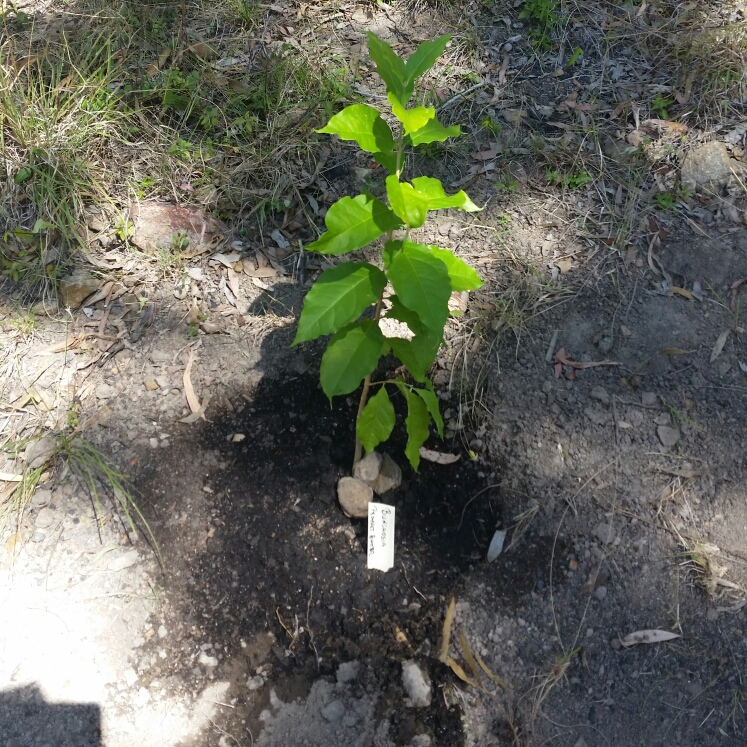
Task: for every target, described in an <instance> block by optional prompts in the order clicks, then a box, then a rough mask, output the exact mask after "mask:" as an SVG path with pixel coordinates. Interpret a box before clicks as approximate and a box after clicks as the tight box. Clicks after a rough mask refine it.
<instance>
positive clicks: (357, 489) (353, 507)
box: [337, 477, 373, 519]
mask: <svg viewBox="0 0 747 747" xmlns="http://www.w3.org/2000/svg"><path fill="white" fill-rule="evenodd" d="M337 499H338V500H339V501H340V506H342V510H343V511H344V512H345V516H348V517H352V518H356V519H365V518H366V517H367V516H368V504H369V503H370V502H371V501H372V500H373V490H372V488H371V486H370V485H366V483H365V482H361V481H360V480H357V479H356V478H355V477H343V478H341V479H340V481H339V482H338V483H337Z"/></svg>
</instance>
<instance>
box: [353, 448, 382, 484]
mask: <svg viewBox="0 0 747 747" xmlns="http://www.w3.org/2000/svg"><path fill="white" fill-rule="evenodd" d="M383 461H384V459H383V457H382V456H381V454H379V453H378V452H377V451H370V452H369V453H368V454H366V456H364V457H363V459H361V460H360V462H358V464H356V465H355V471H354V472H353V477H355V478H357V479H358V480H362V481H363V482H367V483H368V484H369V485H370V484H371V483H373V482H374V481H375V480H376V478H377V477H378V476H379V472H380V471H381V465H382V463H383Z"/></svg>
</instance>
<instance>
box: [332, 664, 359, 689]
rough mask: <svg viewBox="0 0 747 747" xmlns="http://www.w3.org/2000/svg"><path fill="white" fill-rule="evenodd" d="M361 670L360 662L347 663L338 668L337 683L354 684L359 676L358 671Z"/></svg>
mask: <svg viewBox="0 0 747 747" xmlns="http://www.w3.org/2000/svg"><path fill="white" fill-rule="evenodd" d="M360 668H361V664H360V662H359V661H346V662H344V663H343V664H340V666H339V667H337V681H338V682H339V683H340V684H344V683H346V682H352V681H353V680H354V679H355V678H356V677H357V676H358V671H359V670H360Z"/></svg>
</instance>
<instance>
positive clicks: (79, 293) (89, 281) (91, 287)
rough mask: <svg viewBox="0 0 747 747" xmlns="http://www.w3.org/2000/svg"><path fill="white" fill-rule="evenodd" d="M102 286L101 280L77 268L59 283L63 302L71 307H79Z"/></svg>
mask: <svg viewBox="0 0 747 747" xmlns="http://www.w3.org/2000/svg"><path fill="white" fill-rule="evenodd" d="M100 287H101V280H100V279H99V278H95V277H93V275H89V274H88V273H87V272H85V271H83V270H76V271H75V272H73V274H72V275H68V276H67V277H64V278H62V279H61V280H60V282H59V284H58V288H59V292H60V298H61V300H62V304H63V306H65V308H70V309H77V308H78V307H79V306H80V305H81V304H82V303H83V301H85V300H86V299H87V298H88V296H90V295H91V294H92V293H95V292H96V291H97V290H98V289H99V288H100Z"/></svg>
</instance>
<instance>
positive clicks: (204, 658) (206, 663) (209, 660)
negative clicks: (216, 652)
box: [197, 651, 218, 667]
mask: <svg viewBox="0 0 747 747" xmlns="http://www.w3.org/2000/svg"><path fill="white" fill-rule="evenodd" d="M197 663H198V664H202V666H203V667H217V666H218V660H217V659H216V658H215V657H214V656H210V654H206V653H205V652H204V651H203V652H202V653H201V654H200V655H199V656H198V657H197Z"/></svg>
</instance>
